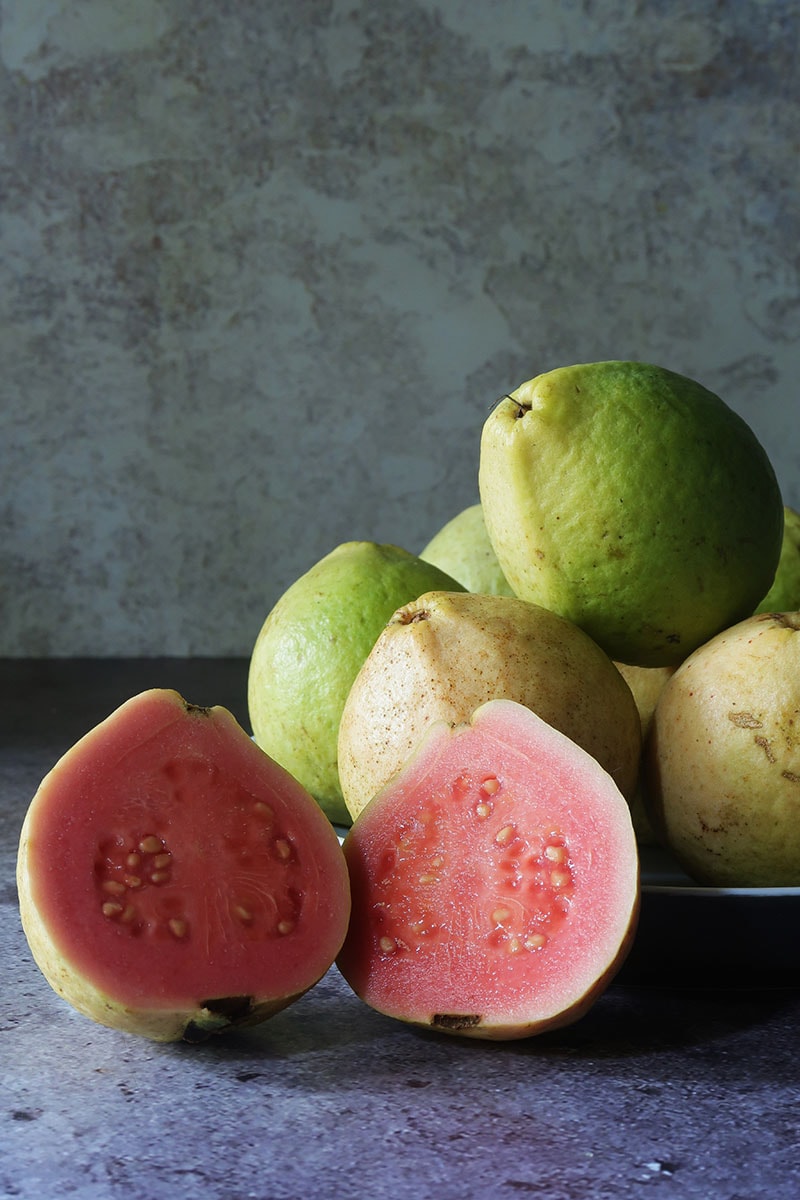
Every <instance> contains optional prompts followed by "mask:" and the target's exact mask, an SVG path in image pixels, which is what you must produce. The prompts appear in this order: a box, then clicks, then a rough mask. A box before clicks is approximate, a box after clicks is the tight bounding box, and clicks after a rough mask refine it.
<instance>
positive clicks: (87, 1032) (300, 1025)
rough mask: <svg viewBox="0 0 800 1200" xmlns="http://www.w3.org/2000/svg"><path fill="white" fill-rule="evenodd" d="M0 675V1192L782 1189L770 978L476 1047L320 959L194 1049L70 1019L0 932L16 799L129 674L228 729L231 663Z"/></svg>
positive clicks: (607, 999)
mask: <svg viewBox="0 0 800 1200" xmlns="http://www.w3.org/2000/svg"><path fill="white" fill-rule="evenodd" d="M0 672H1V673H2V678H3V680H4V681H5V682H4V686H3V688H2V689H0V833H1V834H2V847H1V850H0V870H1V871H2V878H1V879H0V895H1V897H2V908H0V912H1V913H2V918H1V922H0V956H2V964H3V981H4V989H3V990H4V995H5V997H6V999H5V1004H4V1011H3V1016H2V1018H0V1035H1V1037H0V1053H1V1054H2V1095H3V1104H2V1114H0V1130H1V1132H0V1196H3V1197H6V1196H8V1197H24V1198H31V1200H34V1198H35V1200H48V1198H50V1197H55V1196H74V1197H78V1198H80V1200H84V1198H85V1200H108V1198H109V1197H117V1196H119V1197H124V1198H125V1200H139V1198H141V1200H162V1198H163V1200H167V1198H169V1200H176V1198H177V1200H180V1198H182V1197H187V1198H188V1197H193V1198H197V1200H205V1198H209V1200H211V1198H213V1200H245V1198H247V1197H254V1198H257V1200H307V1198H308V1197H314V1198H315V1200H316V1198H326V1197H331V1198H333V1197H336V1198H337V1200H338V1198H342V1200H345V1198H349V1197H364V1198H369V1200H381V1198H382V1197H384V1196H391V1197H392V1198H393V1200H400V1198H401V1197H414V1198H415V1200H425V1198H427V1197H431V1198H434V1197H435V1198H436V1200H450V1198H452V1200H456V1198H458V1200H463V1198H464V1197H473V1196H474V1197H489V1198H497V1200H503V1198H506V1197H508V1198H511V1197H514V1196H536V1197H542V1198H544V1197H546V1198H547V1200H573V1198H574V1200H578V1198H580V1200H594V1198H600V1197H602V1198H606V1197H614V1198H615V1200H626V1198H628V1197H642V1196H651V1195H652V1196H659V1197H662V1196H663V1197H676V1198H677V1197H680V1200H694V1198H697V1200H715V1198H717V1197H718V1198H720V1200H751V1198H752V1197H754V1196H756V1195H762V1194H769V1196H770V1197H771V1200H782V1198H784V1197H785V1198H786V1200H796V1197H797V1196H798V1195H800V1160H798V1157H797V1145H798V1142H799V1141H800V1108H799V1107H798V1096H800V1086H799V1085H800V1078H799V1073H800V1072H799V1069H798V1066H797V1045H798V1038H800V992H798V990H797V989H796V988H795V987H793V986H786V985H782V986H772V987H763V986H761V987H759V986H757V984H758V978H755V979H754V978H750V977H745V978H743V980H742V981H741V982H742V986H738V987H727V988H723V987H715V986H713V983H712V982H710V981H709V980H707V979H706V980H704V986H702V987H697V986H693V983H696V978H695V976H694V974H693V973H692V972H689V973H685V974H683V975H682V974H681V973H680V972H675V971H674V970H671V971H670V972H669V973H668V974H667V975H666V977H665V978H663V979H657V978H653V977H651V978H649V979H648V981H647V982H642V980H641V978H639V977H637V975H636V973H635V972H634V973H633V975H630V974H626V971H625V970H623V972H622V973H621V975H620V976H619V977H618V980H617V981H615V983H614V984H612V986H611V987H610V988H609V990H608V991H607V992H606V993H605V994H604V995H603V997H601V999H600V1000H599V1001H598V1002H597V1004H596V1005H595V1006H594V1008H593V1009H592V1010H591V1011H590V1012H589V1013H588V1014H587V1015H586V1016H585V1017H584V1018H583V1019H582V1020H581V1021H579V1022H577V1023H576V1024H574V1025H572V1026H570V1027H568V1028H566V1029H562V1030H558V1031H554V1032H551V1033H547V1034H544V1035H541V1036H540V1037H537V1038H531V1039H528V1040H526V1041H521V1042H510V1043H498V1044H493V1043H483V1042H477V1041H474V1042H473V1041H466V1040H464V1041H461V1040H457V1039H456V1038H453V1037H449V1036H447V1035H444V1034H434V1033H429V1032H425V1031H421V1030H414V1029H412V1028H410V1027H406V1026H404V1025H402V1024H400V1023H398V1022H394V1021H391V1020H389V1019H388V1018H384V1017H382V1016H380V1015H379V1014H377V1013H375V1012H373V1011H372V1010H370V1009H369V1008H367V1007H366V1006H365V1005H364V1004H362V1003H361V1002H360V1001H359V1000H358V999H357V998H356V997H355V996H354V995H353V994H352V993H351V992H350V990H349V988H348V987H347V985H346V984H345V983H344V981H343V980H342V978H341V977H340V976H339V974H338V973H337V971H336V969H335V968H332V969H331V970H330V971H329V973H328V974H327V975H326V977H325V978H324V979H323V980H322V981H321V982H320V983H319V984H318V985H317V987H315V988H314V989H312V991H311V992H309V993H308V994H307V995H306V996H304V997H303V998H302V999H301V1000H299V1001H298V1002H297V1003H296V1004H294V1005H293V1006H292V1007H290V1008H289V1009H287V1010H285V1011H284V1012H283V1013H281V1014H279V1015H278V1016H276V1017H274V1018H273V1019H272V1020H271V1021H269V1022H267V1023H266V1024H264V1025H262V1026H260V1027H259V1028H257V1029H255V1030H252V1031H249V1032H240V1033H232V1034H229V1035H227V1036H226V1037H225V1038H220V1039H218V1040H216V1041H212V1042H207V1043H205V1044H203V1045H201V1046H189V1045H187V1044H183V1043H181V1044H177V1045H160V1044H155V1043H150V1042H147V1041H145V1040H142V1039H138V1038H134V1037H132V1036H130V1035H126V1034H122V1033H118V1032H116V1031H113V1030H109V1029H105V1028H102V1027H101V1026H97V1025H94V1024H93V1023H92V1022H90V1021H89V1020H87V1019H86V1018H84V1017H82V1016H80V1015H78V1014H77V1013H75V1012H73V1011H72V1010H71V1009H70V1008H69V1007H68V1006H67V1005H66V1004H65V1003H64V1002H63V1001H62V1000H60V999H59V998H58V997H57V996H56V995H55V993H54V992H52V991H51V989H50V988H49V986H48V985H47V983H46V982H45V980H44V978H43V977H42V975H41V974H40V973H39V971H38V968H37V967H36V966H35V964H34V963H33V961H32V959H31V956H30V953H29V951H28V947H27V943H26V941H25V938H24V936H23V933H22V930H21V927H20V923H19V914H18V909H17V898H16V890H15V884H14V868H15V857H16V847H17V839H18V835H19V828H20V825H21V823H22V819H23V817H24V814H25V810H26V807H27V804H28V802H29V800H30V798H31V796H32V795H33V792H34V791H35V788H36V786H37V784H38V782H39V780H40V779H41V777H42V776H43V775H44V774H45V773H46V771H47V770H48V769H49V768H50V766H52V764H53V763H54V761H55V760H56V758H57V757H58V756H59V755H60V754H61V753H62V752H63V751H64V750H66V749H67V748H68V747H69V746H70V745H71V744H72V743H73V742H74V741H75V740H76V738H77V737H79V736H80V735H81V734H82V733H84V732H85V731H86V730H88V729H89V728H90V727H91V726H92V725H94V724H96V723H97V721H98V720H100V719H102V717H104V716H106V715H107V714H108V713H109V712H110V711H111V710H112V709H113V708H114V707H116V705H117V704H118V703H121V702H122V701H123V700H125V699H127V698H128V697H129V696H131V695H133V694H134V693H135V692H137V691H141V690H143V689H144V688H146V687H150V686H167V687H175V688H177V689H178V690H179V691H180V692H181V693H182V694H183V695H184V696H185V697H186V698H187V699H188V700H190V701H192V702H194V703H198V704H211V703H220V704H224V705H225V706H226V707H229V708H230V709H231V710H232V711H233V712H234V714H235V715H236V716H237V717H238V718H239V720H240V721H241V722H242V724H244V725H245V726H246V725H247V717H246V699H245V689H246V672H247V664H246V662H245V661H244V660H235V659H226V660H219V659H196V660H179V659H141V660H123V661H118V660H114V661H110V660H80V661H77V660H52V661H47V660H36V661H30V660H8V659H6V660H0ZM647 934H648V929H647V928H646V927H645V928H644V930H642V929H640V937H641V936H645V935H647ZM786 934H787V939H788V938H792V939H794V941H796V933H795V932H791V931H790V930H787V931H786ZM652 959H653V955H652V953H651V955H650V961H652ZM745 985H746V986H745Z"/></svg>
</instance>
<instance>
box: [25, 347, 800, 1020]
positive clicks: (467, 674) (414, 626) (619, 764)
mask: <svg viewBox="0 0 800 1200" xmlns="http://www.w3.org/2000/svg"><path fill="white" fill-rule="evenodd" d="M478 467H479V470H478V482H479V490H480V503H477V504H474V505H472V506H470V507H469V508H468V509H466V510H465V511H464V512H462V513H459V514H457V515H455V516H453V517H451V519H450V520H449V521H448V522H447V524H446V525H445V526H444V527H443V528H442V530H441V532H440V533H439V534H437V535H436V537H434V538H433V539H432V540H431V541H430V542H429V544H428V545H427V546H426V547H425V548H424V549H423V550H422V551H421V552H420V553H419V554H418V555H415V554H413V553H411V552H409V551H408V550H406V549H401V548H399V547H395V546H385V545H379V544H376V543H373V542H363V541H362V542H355V541H354V542H348V543H345V544H343V545H341V546H338V547H336V548H335V549H334V550H332V551H331V552H330V553H329V554H328V555H326V556H325V557H324V558H322V559H321V560H320V561H319V562H318V563H317V564H316V565H315V566H313V567H312V568H311V569H310V570H309V571H308V572H307V573H306V574H305V575H303V576H302V577H301V578H300V579H298V580H297V581H296V582H295V583H294V584H293V585H292V586H291V587H290V588H289V589H288V590H287V591H286V593H285V594H284V595H283V596H282V597H281V599H280V600H279V601H278V603H277V604H276V605H275V607H274V608H273V610H272V611H271V612H270V613H269V614H268V615H267V617H266V619H265V621H264V624H263V627H262V628H261V631H260V633H259V636H258V639H257V641H256V643H255V646H254V648H253V652H252V656H251V661H250V672H249V680H248V697H247V699H248V707H249V714H250V720H251V724H252V729H253V739H252V740H251V739H250V738H249V737H248V736H247V735H246V733H245V732H244V731H243V730H242V729H241V728H240V727H239V726H238V725H237V724H236V722H235V721H234V720H233V718H232V717H231V716H230V714H228V713H226V712H224V710H221V709H198V708H196V707H194V706H192V705H191V704H187V703H186V702H185V701H183V700H182V698H181V697H179V696H177V694H176V693H174V692H166V691H152V692H147V693H144V694H143V695H141V696H139V697H135V698H133V699H132V700H131V701H129V702H128V703H127V704H126V705H123V706H122V708H120V709H118V710H117V712H115V713H113V714H111V716H110V717H109V718H107V720H106V721H105V722H103V723H102V724H101V725H100V726H98V727H97V728H96V729H95V730H93V731H91V732H90V733H89V734H87V735H86V736H85V737H84V738H83V739H82V740H81V741H80V742H79V743H78V744H77V745H76V746H75V747H73V749H72V750H71V751H69V753H68V754H67V755H66V756H65V757H64V758H63V759H62V760H61V761H60V762H59V763H58V764H57V765H56V766H55V767H54V768H53V770H52V771H51V772H50V774H49V775H48V776H47V777H46V778H45V780H44V781H43V783H42V785H41V787H40V788H39V791H38V792H37V795H36V796H35V797H34V799H33V801H32V803H31V806H30V809H29V811H28V815H27V817H26V820H25V824H24V827H23V831H22V837H21V841H20V851H19V860H18V881H19V893H20V906H21V913H22V919H23V926H24V928H25V932H26V934H27V937H28V940H29V943H30V946H31V950H32V952H33V954H34V957H35V958H36V961H37V962H38V964H39V966H40V967H41V969H42V971H43V973H44V975H45V976H46V978H47V979H48V980H49V982H50V983H51V984H52V986H53V987H54V988H55V989H56V990H57V991H58V992H59V993H60V994H61V995H62V996H64V997H65V998H66V999H67V1000H68V1001H69V1002H70V1003H72V1004H73V1005H74V1006H75V1007H76V1008H78V1009H79V1010H80V1011H81V1012H84V1013H85V1014H87V1015H88V1016H90V1017H93V1018H94V1019H95V1020H98V1021H100V1022H102V1023H105V1024H108V1025H111V1026H115V1027H118V1028H122V1029H126V1030H128V1031H130V1032H134V1033H139V1034H142V1035H144V1036H147V1037H152V1038H157V1039H160V1040H171V1039H175V1038H181V1037H183V1038H186V1039H189V1040H197V1039H200V1038H203V1037H206V1036H208V1035H209V1034H210V1033H213V1032H217V1031H219V1030H222V1029H225V1028H228V1027H230V1026H231V1025H241V1024H254V1023H256V1022H258V1021H261V1020H263V1019H265V1018H266V1017H268V1016H270V1015H271V1014H272V1013H273V1012H275V1011H277V1010H278V1009H279V1008H281V1007H284V1006H286V1005H287V1004H289V1003H291V1002H292V1000H294V999H296V998H297V997H298V996H299V995H301V994H302V993H303V992H304V991H306V990H307V989H308V988H309V987H311V986H313V985H314V983H316V982H317V980H318V979H319V978H320V977H321V976H322V974H324V973H325V971H326V970H327V969H328V968H329V967H330V966H331V965H332V964H333V963H334V961H335V962H337V963H338V967H339V969H340V971H341V973H342V975H343V976H344V978H345V979H346V980H347V981H348V983H349V984H350V986H351V987H352V989H353V990H354V992H355V993H356V994H357V995H358V996H360V997H361V998H362V999H363V1000H364V1001H365V1002H366V1003H368V1004H369V1005H371V1006H372V1007H374V1008H376V1009H377V1010H378V1011H380V1012H383V1013H385V1014H387V1015H389V1016H391V1017H394V1018H397V1019H400V1020H404V1021H409V1022H413V1023H417V1024H421V1025H424V1026H427V1027H432V1028H434V1029H437V1030H441V1031H443V1032H445V1033H452V1034H458V1035H461V1036H467V1037H481V1038H514V1037H525V1036H528V1035H530V1034H532V1033H536V1032H538V1031H541V1030H543V1029H547V1028H553V1027H554V1026H557V1025H561V1024H564V1023H566V1022H568V1021H573V1020H575V1019H577V1018H578V1017H579V1016H580V1015H581V1014H582V1013H583V1012H585V1011H586V1009H587V1007H588V1006H589V1005H590V1004H591V1003H593V1001H594V1000H595V999H596V997H597V996H598V995H599V994H600V993H601V992H602V990H603V989H604V988H605V987H606V985H607V984H608V982H609V981H610V980H611V979H612V978H613V976H614V974H615V973H616V971H617V969H618V968H619V966H620V965H621V963H622V961H623V960H624V958H625V955H626V953H627V951H628V949H629V947H630V945H631V942H632V939H633V937H634V934H635V930H636V921H637V914H638V905H639V852H640V850H641V849H642V847H643V846H644V845H646V844H648V843H651V842H653V843H659V844H660V845H661V846H663V847H666V848H667V849H668V850H669V851H670V852H671V853H672V854H673V855H674V856H675V858H676V859H677V861H678V862H679V863H680V864H681V865H682V866H683V868H684V869H685V870H686V871H687V872H688V873H689V874H690V875H691V876H692V877H693V878H695V879H696V880H698V881H700V882H702V883H709V884H719V885H738V886H762V887H763V886H773V885H800V819H798V813H799V812H800V648H799V647H800V640H798V639H796V638H794V637H793V634H794V633H795V632H797V631H798V630H800V611H798V610H800V517H799V516H798V514H797V513H794V512H793V511H792V510H790V509H788V508H785V507H784V505H783V502H782V499H781V495H780V491H779V487H778V484H777V481H776V479H775V475H774V472H773V470H772V467H771V465H770V462H769V460H768V458H767V456H766V454H765V453H764V451H763V449H762V447H761V446H760V444H759V443H758V441H757V439H756V438H755V436H754V434H753V432H752V431H751V430H750V428H749V427H748V426H747V424H746V423H745V422H744V421H742V420H741V418H740V417H738V416H737V415H736V414H735V413H734V412H733V411H732V410H731V409H730V408H729V407H728V406H727V405H726V404H725V403H724V402H723V401H722V400H721V399H720V398H719V397H717V396H716V395H714V394H713V393H711V392H709V391H708V390H707V389H705V388H704V387H702V386H701V385H700V384H698V383H696V382H694V381H693V380H690V379H687V378H685V377H684V376H681V375H677V374H675V373H674V372H670V371H666V370H664V369H663V368H659V367H655V366H651V365H648V364H643V363H631V362H605V363H591V364H581V365H577V366H572V367H566V368H560V369H557V370H554V371H550V372H548V373H547V374H544V375H540V376H538V377H537V378H535V379H532V380H530V381H529V382H527V383H525V384H523V385H522V386H521V387H520V388H518V389H517V390H516V391H515V392H514V393H512V394H510V395H508V396H505V397H503V399H502V400H501V401H499V402H498V404H497V405H496V406H495V408H494V409H493V410H492V412H491V413H490V415H489V417H488V418H487V420H486V422H485V424H484V427H483V431H482V437H481V444H480V456H479V463H478ZM334 825H338V826H339V827H341V829H342V832H343V847H342V846H340V844H339V841H338V840H337V837H336V833H335V831H334Z"/></svg>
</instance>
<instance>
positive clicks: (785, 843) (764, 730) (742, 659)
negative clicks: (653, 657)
mask: <svg viewBox="0 0 800 1200" xmlns="http://www.w3.org/2000/svg"><path fill="white" fill-rule="evenodd" d="M644 766H645V771H646V776H647V790H646V793H645V802H646V805H647V811H648V815H649V817H650V820H651V822H652V825H653V828H654V829H655V831H656V833H657V835H658V838H659V840H660V841H661V842H662V844H663V845H664V846H666V847H667V848H668V849H669V850H670V851H671V852H672V854H673V855H674V857H675V858H676V859H677V860H678V862H679V863H680V864H681V865H682V866H683V868H684V870H685V871H686V872H687V874H689V875H690V876H691V877H692V878H694V879H695V880H697V881H698V882H699V883H703V884H707V885H711V886H717V887H763V888H767V887H797V886H800V820H798V815H799V814H800V612H792V613H780V614H776V613H760V614H756V615H754V616H752V617H750V618H748V619H746V620H744V621H741V622H739V623H738V624H737V625H734V626H732V627H731V628H730V629H727V630H724V631H723V632H722V633H720V634H718V635H717V636H716V637H715V638H712V639H710V641H709V642H707V643H706V644H705V645H703V646H701V647H699V648H698V649H697V650H696V651H695V652H694V653H693V654H691V655H690V656H689V657H688V658H687V659H686V661H685V662H684V663H682V664H681V666H680V667H679V668H678V670H677V671H676V672H675V674H674V675H673V676H672V678H671V679H670V680H669V681H668V683H667V684H666V685H665V687H664V690H663V692H662V693H661V696H660V698H659V701H658V704H657V706H656V710H655V714H654V717H653V721H652V724H651V727H650V731H649V734H648V738H647V741H646V744H645V751H644Z"/></svg>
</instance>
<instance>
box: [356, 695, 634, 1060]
mask: <svg viewBox="0 0 800 1200" xmlns="http://www.w3.org/2000/svg"><path fill="white" fill-rule="evenodd" d="M344 854H345V858H346V860H347V864H348V869H349V871H350V882H351V894H352V913H351V918H350V926H349V931H348V934H347V937H346V939H345V942H344V946H343V947H342V950H341V952H340V954H339V956H338V959H337V962H338V967H339V970H340V971H341V974H342V975H343V976H344V978H345V979H346V980H347V982H348V983H349V984H350V986H351V988H352V989H353V991H354V992H355V993H356V995H358V996H359V997H360V998H361V999H362V1000H363V1001H365V1002H366V1003H367V1004H368V1005H370V1006H371V1007H372V1008H374V1009H376V1010H377V1011H379V1012H381V1013H383V1014H385V1015H386V1016H389V1017H394V1018H397V1019H398V1020H401V1021H407V1022H410V1023H412V1024H415V1025H421V1026H426V1027H429V1028H432V1029H436V1030H441V1031H443V1032H445V1033H451V1034H460V1035H463V1036H467V1037H477V1038H495V1039H511V1038H522V1037H528V1036H531V1035H533V1034H536V1033H541V1032H543V1031H544V1030H547V1029H552V1028H556V1027H558V1026H561V1025H566V1024H569V1023H570V1022H572V1021H575V1020H577V1019H578V1018H579V1017H581V1016H582V1015H583V1014H584V1013H585V1012H586V1011H587V1010H588V1009H589V1007H590V1006H591V1005H592V1004H593V1003H594V1001H595V1000H596V999H597V998H598V997H599V995H600V994H601V993H602V992H603V990H604V989H605V988H606V986H607V985H608V984H609V983H610V982H611V980H612V978H613V977H614V975H615V974H616V972H617V970H618V969H619V967H620V966H621V965H622V963H623V961H624V959H625V957H626V955H627V952H628V950H629V949H630V946H631V943H632V941H633V937H634V933H635V928H636V922H637V917H638V911H639V862H638V854H637V845H636V837H635V833H634V830H633V825H632V822H631V816H630V809H629V807H628V804H627V802H626V800H625V798H624V796H623V795H622V793H621V792H620V790H619V788H618V787H617V785H616V784H615V782H614V780H613V779H612V778H611V776H610V775H609V774H608V773H607V772H606V771H605V770H604V769H603V768H602V767H601V766H600V765H599V763H598V762H597V761H596V760H595V759H594V758H592V757H591V755H589V754H588V753H587V752H586V751H585V750H583V749H582V748H581V747H580V746H578V745H577V744H576V743H575V742H573V741H571V740H570V739H569V738H567V737H566V736H565V735H564V734H562V733H560V732H559V731H558V730H556V729H554V728H553V727H552V726H550V725H548V724H546V723H545V722H544V721H543V720H542V719H541V718H540V717H538V716H536V714H535V713H533V712H531V710H530V709H528V708H526V707H525V706H524V705H521V704H518V703H517V702H515V701H511V700H492V701H489V702H488V703H486V704H484V705H482V706H481V707H480V708H478V709H477V710H476V712H475V713H474V714H473V716H472V718H471V721H470V722H468V723H465V724H459V725H455V726H454V725H451V724H449V723H446V722H437V723H435V724H433V725H431V726H430V727H429V729H428V731H427V732H426V734H425V735H424V737H423V738H422V741H421V743H420V745H419V747H418V749H417V751H416V752H415V754H414V755H413V756H412V758H411V759H410V760H409V761H408V762H407V763H406V764H405V765H404V767H403V768H402V769H401V770H400V772H399V773H398V774H397V775H396V776H395V777H394V779H392V780H391V781H390V782H389V784H387V785H386V787H385V788H383V789H382V791H381V792H379V793H378V795H377V796H375V797H374V798H373V799H372V800H371V801H370V802H369V804H368V805H367V806H366V808H365V809H364V810H363V811H362V812H361V814H360V815H359V816H358V817H357V818H356V820H355V822H354V824H353V826H352V828H351V829H350V831H349V832H348V833H347V835H346V837H345V840H344Z"/></svg>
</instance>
